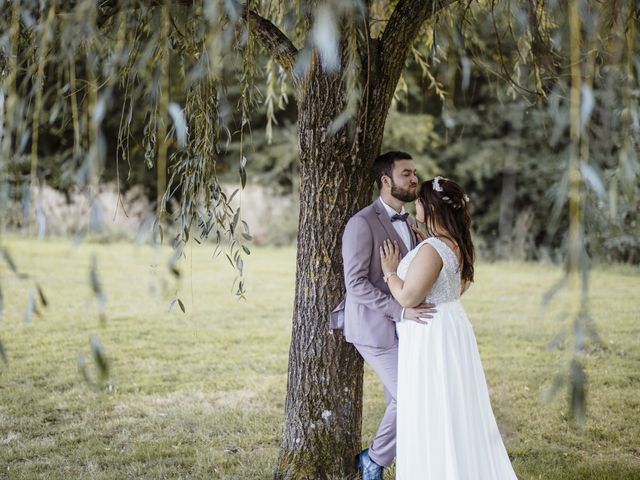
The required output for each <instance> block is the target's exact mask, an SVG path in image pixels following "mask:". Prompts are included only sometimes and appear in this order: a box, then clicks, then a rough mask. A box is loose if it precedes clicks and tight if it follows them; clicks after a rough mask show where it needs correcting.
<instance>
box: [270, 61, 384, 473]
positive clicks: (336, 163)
mask: <svg viewBox="0 0 640 480" xmlns="http://www.w3.org/2000/svg"><path fill="white" fill-rule="evenodd" d="M305 82H306V85H304V90H303V91H304V96H303V97H302V98H300V99H299V101H300V103H299V117H298V129H299V138H300V175H301V185H300V222H299V230H298V256H297V277H296V299H295V306H294V314H293V331H292V338H291V350H290V355H289V377H288V385H287V399H286V406H285V420H284V435H283V442H282V447H281V452H280V458H279V461H278V466H277V468H276V472H275V478H276V479H292V478H295V479H301V478H305V479H307V478H308V479H345V478H350V477H352V476H353V475H354V474H355V473H356V472H357V469H356V463H355V456H356V454H357V453H358V452H359V451H360V449H361V441H360V430H361V423H362V371H363V369H362V359H361V357H360V355H359V354H358V352H357V351H356V350H355V348H353V346H352V345H351V344H349V343H347V342H346V341H345V340H344V337H343V335H342V332H341V331H335V332H332V331H330V330H329V328H328V327H329V317H330V314H331V311H332V310H333V309H334V308H335V307H336V306H337V305H338V303H339V302H340V301H341V300H342V298H343V296H344V277H343V270H342V254H341V244H342V241H341V239H342V233H343V231H344V226H345V224H346V222H347V220H348V219H349V218H350V217H351V216H352V215H353V214H354V213H356V212H357V211H358V210H360V209H361V208H363V207H365V206H366V205H368V204H369V203H370V202H371V193H372V186H373V183H372V176H371V174H370V170H371V165H372V163H373V159H374V158H375V157H376V156H377V155H378V154H379V151H380V145H381V143H382V135H381V133H380V134H379V135H377V137H376V138H375V139H373V140H369V141H359V142H358V145H356V147H357V148H354V140H353V139H351V138H349V135H348V133H347V129H346V128H344V129H342V130H341V131H339V132H338V133H337V134H335V135H332V136H330V135H328V134H327V133H326V132H327V127H328V126H329V124H330V123H331V121H332V120H333V119H334V118H336V117H337V116H338V114H339V113H340V112H341V111H342V109H343V108H344V101H345V95H344V85H343V83H342V80H341V78H340V75H329V74H327V73H325V72H323V71H322V68H321V67H320V65H319V64H318V61H317V59H315V58H314V60H313V62H312V67H311V72H310V73H309V75H308V77H307V78H306V79H305ZM385 118H386V115H384V116H380V117H378V118H377V119H371V118H369V126H368V128H369V131H371V132H378V133H379V132H381V131H382V128H383V127H384V121H385ZM371 122H374V124H373V125H371ZM355 152H357V153H355Z"/></svg>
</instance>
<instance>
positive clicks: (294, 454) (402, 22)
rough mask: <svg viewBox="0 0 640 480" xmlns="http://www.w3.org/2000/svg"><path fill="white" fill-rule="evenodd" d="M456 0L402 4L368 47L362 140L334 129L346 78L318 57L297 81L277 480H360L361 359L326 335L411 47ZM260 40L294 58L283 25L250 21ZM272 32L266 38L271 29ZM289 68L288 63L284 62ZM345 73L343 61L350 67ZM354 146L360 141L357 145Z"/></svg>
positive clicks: (337, 335)
mask: <svg viewBox="0 0 640 480" xmlns="http://www.w3.org/2000/svg"><path fill="white" fill-rule="evenodd" d="M450 3H453V1H452V0H448V1H440V2H437V1H436V0H431V1H425V0H400V1H399V2H398V4H397V5H396V8H395V10H394V13H393V14H392V16H391V18H390V19H389V22H388V24H387V27H386V29H385V32H384V34H383V35H382V36H381V37H380V38H379V39H371V38H370V36H369V35H368V28H367V27H368V19H366V18H365V19H364V22H363V28H364V29H365V32H363V33H364V36H363V38H364V39H365V40H364V41H361V42H360V46H359V53H360V56H361V59H362V65H363V66H366V67H367V68H363V70H362V73H361V75H362V78H361V84H362V85H363V86H364V95H363V97H364V98H363V101H362V102H361V108H360V112H359V113H358V116H357V120H356V121H357V126H358V129H357V132H358V134H357V138H356V139H353V138H351V137H350V136H349V133H348V129H347V128H343V129H342V130H340V131H339V132H337V133H336V134H334V135H329V134H328V127H329V125H330V124H331V122H332V121H333V119H335V118H336V117H337V116H338V115H339V114H340V113H341V112H342V110H343V109H344V106H345V102H346V91H345V87H344V84H343V82H342V79H341V77H342V74H341V73H340V72H339V73H329V72H326V71H324V70H323V68H322V66H321V64H320V62H319V60H318V57H317V56H316V55H313V56H312V61H311V64H310V67H309V69H308V71H307V72H305V75H304V77H303V78H298V79H295V83H296V88H297V98H298V112H299V114H298V115H299V116H298V134H299V149H300V174H301V185H300V221H299V233H298V243H297V246H298V254H297V276H296V297H295V305H294V314H293V329H292V338H291V348H290V356H289V375H288V384H287V398H286V405H285V419H284V434H283V440H282V445H281V451H280V458H279V460H278V465H277V467H276V471H275V478H276V479H302V478H305V479H344V478H350V477H353V476H354V475H355V474H356V464H355V455H356V454H357V452H359V451H360V449H361V439H360V430H361V420H362V371H363V370H362V360H361V358H360V356H359V355H358V353H357V352H356V350H355V349H354V348H353V347H352V346H351V345H350V344H348V343H346V342H345V340H344V338H343V336H342V334H341V332H333V333H332V332H330V331H329V329H328V323H329V316H330V313H331V310H332V309H333V308H334V307H335V306H336V305H337V304H338V303H339V301H340V300H341V299H342V296H343V295H344V286H343V273H342V256H341V236H342V232H343V230H344V226H345V224H346V222H347V220H348V219H349V218H350V217H351V216H352V215H353V214H354V213H355V212H357V211H358V210H359V209H361V208H363V207H364V206H366V205H367V204H368V203H369V202H370V201H371V193H372V187H373V185H372V178H371V175H370V170H371V165H372V163H373V160H374V159H375V157H376V156H377V155H378V154H379V153H380V146H381V144H382V134H383V130H384V124H385V121H386V118H387V114H388V111H389V107H390V105H391V100H392V98H393V93H394V91H395V88H396V86H397V83H398V80H399V78H400V75H401V73H402V69H403V67H404V62H405V59H406V56H407V53H408V51H409V48H410V47H411V44H412V42H413V40H414V39H415V37H416V35H417V34H418V32H419V30H420V28H421V26H422V25H423V23H424V22H425V21H426V20H427V19H428V18H429V17H430V16H432V15H434V14H435V13H436V12H437V11H438V10H440V9H441V8H443V7H445V6H447V5H448V4H450ZM248 18H249V21H250V22H251V28H252V29H253V34H254V35H256V38H257V39H258V40H260V39H261V38H269V39H270V41H269V42H264V41H263V45H265V46H266V47H267V48H268V49H269V50H270V51H272V52H273V53H274V56H275V57H276V58H277V55H281V52H282V51H287V52H291V44H290V42H285V41H283V43H282V48H278V42H274V41H273V40H274V39H278V38H283V37H281V34H280V33H274V32H273V29H275V27H274V26H273V25H271V24H269V23H268V22H264V21H258V19H257V18H256V16H255V14H252V15H251V16H249V17H248ZM270 30H271V31H272V32H271V33H268V31H270ZM281 63H282V64H283V67H285V68H288V67H289V68H288V69H290V66H291V65H292V63H291V62H290V58H289V57H288V58H287V60H286V61H285V62H281ZM343 67H344V62H343ZM354 142H355V143H354Z"/></svg>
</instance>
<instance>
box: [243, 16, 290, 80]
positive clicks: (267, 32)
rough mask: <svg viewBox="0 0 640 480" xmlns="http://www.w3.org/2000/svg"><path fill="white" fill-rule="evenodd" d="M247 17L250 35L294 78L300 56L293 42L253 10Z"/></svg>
mask: <svg viewBox="0 0 640 480" xmlns="http://www.w3.org/2000/svg"><path fill="white" fill-rule="evenodd" d="M246 15H247V16H246V19H247V25H248V27H249V33H250V34H251V35H253V36H255V38H256V40H258V42H259V43H260V44H261V45H262V46H263V47H264V49H265V50H267V52H269V54H270V55H271V56H272V57H273V58H274V59H275V60H276V61H277V62H278V63H279V64H280V66H281V67H282V68H284V69H285V70H286V71H287V72H288V73H289V74H291V76H292V77H293V65H294V64H295V62H296V56H297V55H298V50H297V49H296V47H295V46H294V45H293V42H291V40H289V37H287V36H286V35H285V34H284V33H283V32H282V30H280V29H279V28H278V27H276V26H275V25H274V24H273V23H271V22H270V21H269V20H267V19H266V18H264V17H261V16H260V15H258V14H257V13H256V12H254V11H253V10H249V11H248V12H247V14H246ZM294 81H295V78H294Z"/></svg>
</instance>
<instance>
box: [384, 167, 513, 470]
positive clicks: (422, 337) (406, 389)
mask: <svg viewBox="0 0 640 480" xmlns="http://www.w3.org/2000/svg"><path fill="white" fill-rule="evenodd" d="M468 202H469V197H468V196H467V195H466V194H465V192H464V190H462V188H461V187H460V186H459V185H458V184H456V183H455V182H453V181H451V180H448V179H446V178H442V177H436V178H434V179H433V180H431V181H428V182H424V183H423V184H422V186H421V188H420V192H419V194H418V199H417V200H416V218H417V220H418V221H420V222H422V223H424V224H425V227H426V230H427V233H428V234H429V235H430V238H427V239H426V240H423V241H422V242H421V243H420V244H418V245H417V246H416V248H414V249H413V250H411V251H410V252H409V253H408V254H407V255H406V256H405V257H404V258H403V259H402V261H400V260H399V256H400V253H399V252H400V250H399V248H398V246H397V245H395V244H394V243H391V242H390V241H386V242H385V244H384V245H383V247H381V249H380V256H381V259H382V269H383V272H384V277H385V280H386V281H387V283H388V285H389V289H390V291H391V293H392V294H393V296H394V297H395V298H396V300H397V301H398V302H399V303H400V304H401V305H402V306H403V307H412V306H414V305H417V304H419V303H423V302H430V303H435V304H437V313H436V314H435V316H434V318H433V319H430V320H429V322H428V323H427V324H426V325H425V324H419V323H416V322H408V321H402V322H399V323H398V324H397V327H396V328H397V333H398V338H399V352H398V394H397V404H398V418H397V442H398V443H397V460H396V478H397V479H401V480H414V479H415V480H418V479H419V480H471V479H473V480H502V479H515V478H516V476H515V473H514V471H513V468H512V466H511V462H510V461H509V456H508V455H507V451H506V449H505V447H504V444H503V443H502V438H501V437H500V432H499V431H498V426H497V424H496V420H495V418H494V416H493V411H492V409H491V403H490V401H489V392H488V390H487V383H486V380H485V377H484V371H483V369H482V363H481V361H480V355H479V352H478V346H477V344H476V339H475V336H474V334H473V329H472V327H471V324H470V323H469V320H468V318H467V314H466V313H465V310H464V308H463V307H462V304H461V303H460V295H462V293H464V291H465V290H466V289H467V288H468V287H469V285H470V283H471V282H472V281H473V262H474V250H473V243H472V241H471V231H470V226H471V217H470V215H469V209H468Z"/></svg>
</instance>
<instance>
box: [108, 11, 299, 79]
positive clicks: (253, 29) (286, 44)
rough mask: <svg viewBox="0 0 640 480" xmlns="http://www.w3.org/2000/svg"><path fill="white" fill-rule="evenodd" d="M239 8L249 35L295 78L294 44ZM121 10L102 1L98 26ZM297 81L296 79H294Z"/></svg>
mask: <svg viewBox="0 0 640 480" xmlns="http://www.w3.org/2000/svg"><path fill="white" fill-rule="evenodd" d="M176 3H181V4H183V5H193V3H194V0H177V1H176ZM234 3H235V4H236V5H237V6H239V7H242V10H243V15H242V18H243V19H244V20H245V22H246V24H247V26H248V28H249V33H250V34H252V35H254V36H255V38H256V40H257V41H258V42H259V43H260V44H261V45H262V46H263V47H264V49H265V50H267V52H269V54H270V55H271V56H273V58H274V59H275V60H276V61H277V62H278V63H279V64H280V66H281V67H282V68H284V69H285V70H286V71H287V72H288V73H289V74H291V75H292V76H293V65H294V64H295V61H296V56H297V54H298V50H297V49H296V47H295V46H294V45H293V42H291V40H289V38H288V37H287V36H286V35H285V34H284V33H283V32H282V31H281V30H280V29H279V28H278V27H276V26H275V25H274V24H273V23H271V22H270V21H269V20H267V19H266V18H264V17H261V16H260V15H258V14H257V13H256V12H254V11H253V10H247V3H244V4H242V3H240V2H234ZM147 4H148V5H149V6H158V5H161V4H162V2H161V1H160V0H148V2H147ZM119 10H120V2H118V1H117V0H100V1H99V2H98V12H99V15H98V26H99V27H101V26H102V25H104V23H105V22H106V21H107V20H108V19H109V18H110V17H112V16H114V15H115V14H116V13H118V11H119ZM294 81H295V79H294Z"/></svg>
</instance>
